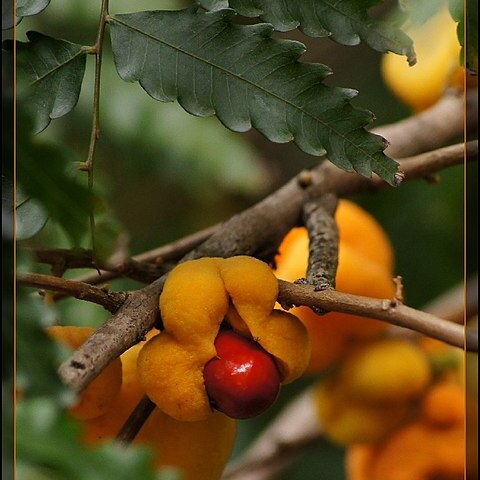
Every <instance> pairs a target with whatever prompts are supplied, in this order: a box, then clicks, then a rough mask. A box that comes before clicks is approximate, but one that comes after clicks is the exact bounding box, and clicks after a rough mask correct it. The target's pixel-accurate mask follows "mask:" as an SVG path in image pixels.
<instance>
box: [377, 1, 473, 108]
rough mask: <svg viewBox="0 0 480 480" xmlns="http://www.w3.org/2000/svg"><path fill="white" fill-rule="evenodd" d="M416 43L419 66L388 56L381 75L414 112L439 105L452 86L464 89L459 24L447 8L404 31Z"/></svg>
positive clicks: (401, 58)
mask: <svg viewBox="0 0 480 480" xmlns="http://www.w3.org/2000/svg"><path fill="white" fill-rule="evenodd" d="M405 32H406V33H407V34H408V35H409V36H410V37H411V38H412V40H413V46H414V48H415V52H416V54H417V63H416V64H415V65H414V66H412V67H410V66H409V65H408V63H407V62H406V61H405V59H404V58H403V57H401V56H400V55H394V54H385V55H384V56H383V59H382V65H381V70H382V75H383V78H384V80H385V82H386V84H387V85H388V86H389V87H390V89H391V90H392V91H393V92H394V93H395V95H397V96H398V98H400V99H401V100H402V101H403V102H404V103H405V104H407V105H409V106H410V107H411V108H412V109H413V110H414V111H421V110H424V109H426V108H428V107H429V106H431V105H433V104H434V103H436V102H437V101H438V100H439V99H440V97H441V96H442V95H443V93H444V91H445V89H446V88H447V87H449V86H455V87H458V88H463V85H464V69H463V68H462V67H461V66H460V44H459V42H458V37H457V23H456V22H455V21H454V20H453V19H452V17H451V15H450V12H449V11H448V8H447V6H446V5H445V6H444V7H443V8H441V10H439V11H438V13H436V14H435V15H434V16H432V17H431V18H430V19H428V21H427V22H425V23H424V24H422V25H419V26H416V27H413V28H411V29H409V30H406V31H405Z"/></svg>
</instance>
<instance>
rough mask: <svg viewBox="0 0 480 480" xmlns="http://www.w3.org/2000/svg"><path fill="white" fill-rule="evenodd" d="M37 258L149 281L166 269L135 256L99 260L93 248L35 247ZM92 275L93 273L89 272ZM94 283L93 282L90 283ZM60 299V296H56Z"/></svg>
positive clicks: (65, 266) (97, 276) (79, 279)
mask: <svg viewBox="0 0 480 480" xmlns="http://www.w3.org/2000/svg"><path fill="white" fill-rule="evenodd" d="M30 251H31V253H32V254H33V256H34V257H35V260H37V262H39V263H46V264H49V265H54V264H57V262H61V263H62V264H63V266H64V268H65V269H74V268H99V269H101V271H102V270H103V271H105V272H108V273H111V274H112V277H115V276H125V277H128V278H132V279H134V280H138V281H141V282H145V283H149V282H153V281H154V280H156V279H157V278H158V277H160V276H161V275H163V274H164V273H165V271H166V269H165V268H161V267H160V266H157V265H155V264H154V263H149V262H139V261H137V260H135V259H134V258H126V259H124V260H122V261H121V262H117V263H109V262H99V261H98V260H96V259H95V258H94V255H93V252H92V251H91V250H83V249H74V250H67V249H63V248H33V249H31V250H30ZM88 276H89V277H90V276H92V274H90V273H89V274H88ZM95 277H96V278H100V279H101V280H103V281H105V277H106V275H105V276H103V275H102V276H99V275H98V274H97V273H95V274H94V278H95ZM74 280H76V281H79V282H84V283H90V282H85V281H84V280H82V279H81V277H78V278H75V279H74ZM90 284H92V283H90ZM55 299H56V300H58V296H57V297H55Z"/></svg>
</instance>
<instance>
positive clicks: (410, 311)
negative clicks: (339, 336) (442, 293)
mask: <svg viewBox="0 0 480 480" xmlns="http://www.w3.org/2000/svg"><path fill="white" fill-rule="evenodd" d="M279 287H280V290H279V295H278V302H279V303H280V304H281V305H282V306H283V307H284V308H290V307H292V306H295V305H304V306H307V307H317V308H321V309H322V310H326V311H334V312H341V313H350V314H354V315H360V316H362V317H368V318H374V319H376V320H381V321H383V322H387V323H390V324H391V325H396V326H398V327H403V328H408V329H410V330H415V331H416V332H419V333H423V334H424V335H427V336H429V337H432V338H436V339H438V340H441V341H443V342H445V343H448V344H449V345H453V346H454V347H458V348H462V349H463V348H464V346H465V347H466V349H467V351H472V352H474V351H478V340H476V339H475V337H471V338H467V343H466V345H464V344H465V329H464V328H463V326H462V325H458V324H456V323H453V322H449V321H448V320H444V319H442V318H439V317H436V316H434V315H432V314H430V313H426V312H423V311H420V310H415V309H414V308H411V307H407V306H406V305H403V304H402V303H400V302H398V300H396V299H376V298H369V297H362V296H359V295H352V294H349V293H342V292H337V291H336V290H323V291H320V292H319V291H315V289H314V288H313V287H311V286H309V285H299V284H295V283H289V282H285V281H283V280H279Z"/></svg>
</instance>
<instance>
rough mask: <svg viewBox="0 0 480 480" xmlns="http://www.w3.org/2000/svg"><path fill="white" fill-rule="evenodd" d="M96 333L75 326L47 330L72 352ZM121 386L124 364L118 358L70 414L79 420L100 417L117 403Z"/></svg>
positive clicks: (83, 395) (70, 409) (72, 408)
mask: <svg viewBox="0 0 480 480" xmlns="http://www.w3.org/2000/svg"><path fill="white" fill-rule="evenodd" d="M94 331H95V329H94V328H88V327H73V326H52V327H49V328H48V330H47V332H48V334H49V335H50V336H51V337H52V338H53V339H55V340H56V341H58V342H60V343H63V344H64V345H66V346H67V347H69V348H71V349H72V350H74V349H77V348H78V347H80V346H81V345H82V344H83V343H85V342H86V341H87V339H88V338H89V337H90V336H91V335H92V333H93V332H94ZM121 385H122V364H121V362H120V359H119V358H117V359H115V360H113V361H112V362H111V363H110V365H108V366H107V368H105V370H103V372H102V373H101V374H100V375H99V376H98V377H97V378H95V380H93V382H92V383H90V385H89V386H88V387H87V388H86V389H85V390H84V391H83V392H82V393H80V395H79V397H78V399H77V402H76V403H75V404H74V405H73V406H71V407H70V408H69V412H70V413H71V415H72V416H73V417H75V418H77V419H79V420H88V419H92V418H96V417H99V416H100V415H102V414H104V413H105V412H106V411H107V410H108V409H109V408H110V406H111V405H112V403H113V402H114V401H115V399H116V397H117V395H118V393H119V392H120V387H121Z"/></svg>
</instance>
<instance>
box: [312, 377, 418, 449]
mask: <svg viewBox="0 0 480 480" xmlns="http://www.w3.org/2000/svg"><path fill="white" fill-rule="evenodd" d="M315 403H316V410H317V416H318V419H319V422H320V425H321V427H322V429H323V430H324V432H325V433H326V435H327V436H328V438H329V439H330V440H332V441H334V442H336V443H338V444H340V445H343V446H348V445H353V444H356V443H364V442H377V441H379V440H381V439H383V438H384V437H385V436H386V435H388V434H389V433H390V432H391V431H392V430H394V429H395V428H396V427H398V426H399V425H401V424H402V423H404V422H405V421H406V419H407V418H408V416H409V409H408V404H406V403H405V402H391V403H389V404H384V405H373V404H368V403H362V402H356V401H354V400H349V399H348V398H347V397H345V396H344V395H343V393H342V392H341V391H339V390H338V388H337V386H336V385H335V384H334V383H332V382H322V383H320V384H318V385H317V387H316V390H315Z"/></svg>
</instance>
